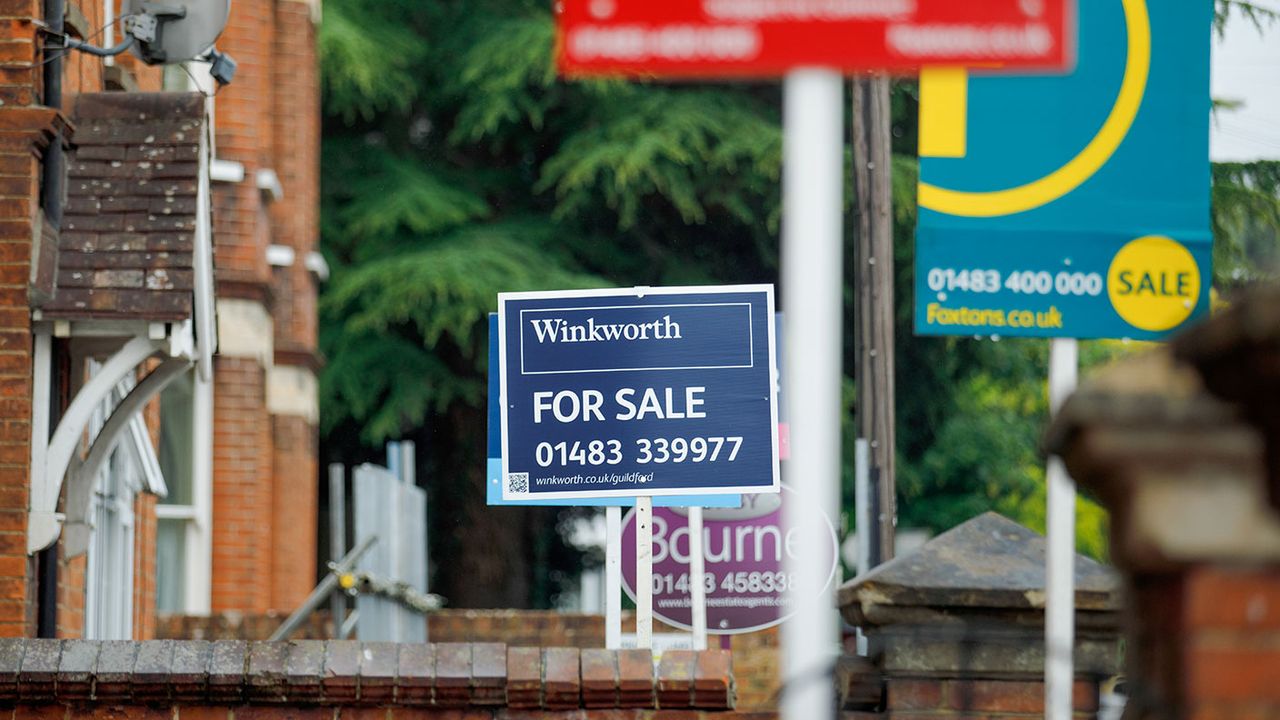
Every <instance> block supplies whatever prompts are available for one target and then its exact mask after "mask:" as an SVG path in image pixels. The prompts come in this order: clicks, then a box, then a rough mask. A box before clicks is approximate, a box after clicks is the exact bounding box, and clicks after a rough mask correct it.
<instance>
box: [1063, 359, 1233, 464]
mask: <svg viewBox="0 0 1280 720" xmlns="http://www.w3.org/2000/svg"><path fill="white" fill-rule="evenodd" d="M1241 418H1242V414H1241V412H1240V411H1239V410H1238V409H1237V408H1236V407H1234V406H1232V405H1230V404H1229V403H1226V402H1223V401H1222V400H1220V399H1218V398H1216V397H1214V396H1213V395H1211V394H1210V393H1209V392H1208V391H1206V390H1205V387H1204V383H1203V382H1202V381H1201V379H1200V376H1199V374H1197V373H1196V371H1195V369H1194V368H1192V367H1191V366H1189V365H1186V364H1184V363H1180V362H1178V361H1177V360H1176V359H1175V358H1174V356H1173V355H1172V354H1171V353H1170V352H1169V351H1168V350H1167V349H1165V348H1160V349H1157V350H1153V351H1151V352H1146V353H1142V354H1140V355H1135V356H1133V357H1128V358H1124V359H1121V360H1118V361H1116V362H1114V363H1112V364H1110V365H1108V366H1107V367H1105V368H1103V369H1101V370H1099V371H1098V372H1096V373H1094V374H1092V375H1091V376H1090V377H1089V378H1088V379H1086V380H1085V381H1084V382H1083V383H1081V385H1080V387H1079V388H1078V389H1077V390H1076V391H1075V392H1074V393H1072V395H1071V397H1070V398H1068V399H1067V401H1066V402H1065V403H1064V404H1063V406H1062V409H1061V410H1059V411H1058V413H1057V415H1056V416H1054V418H1053V422H1052V423H1051V424H1050V426H1049V430H1048V432H1047V433H1046V434H1045V441H1044V446H1045V449H1046V450H1047V451H1049V452H1050V453H1056V454H1061V453H1062V452H1063V451H1064V450H1065V449H1066V448H1067V446H1069V445H1070V444H1071V442H1072V440H1073V439H1074V437H1075V435H1076V434H1078V433H1079V432H1080V431H1081V430H1082V429H1084V428H1087V427H1090V426H1096V425H1107V426H1111V427H1117V426H1118V427H1134V428H1147V427H1151V426H1153V425H1155V424H1159V425H1160V426H1162V427H1163V428H1169V429H1174V428H1192V429H1199V428H1203V429H1206V430H1208V429H1213V428H1215V427H1219V426H1222V425H1226V424H1231V423H1235V422H1239V421H1240V420H1241Z"/></svg>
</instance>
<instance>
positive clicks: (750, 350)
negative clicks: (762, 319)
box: [519, 303, 756, 375]
mask: <svg viewBox="0 0 1280 720" xmlns="http://www.w3.org/2000/svg"><path fill="white" fill-rule="evenodd" d="M739 305H741V306H743V307H745V308H746V309H747V335H748V337H747V343H748V344H747V354H748V355H750V357H751V362H749V363H747V364H746V365H688V366H683V367H681V366H673V367H652V368H650V367H637V368H604V369H601V370H532V371H530V370H525V369H524V342H523V341H522V342H521V343H520V374H521V375H581V374H583V373H607V372H645V371H653V370H741V369H744V368H753V367H755V366H756V347H755V345H756V329H755V327H753V325H754V324H755V315H754V314H753V311H752V309H751V303H707V304H706V305H696V304H694V303H683V304H675V305H640V306H638V307H644V308H674V307H700V308H702V307H738V306H739ZM636 307H637V306H636V305H588V306H586V307H580V308H576V307H566V308H539V309H537V310H521V311H520V323H521V326H520V327H521V332H520V334H519V337H521V338H524V314H525V313H527V312H536V313H542V312H570V311H574V312H576V311H579V310H632V309H634V308H636Z"/></svg>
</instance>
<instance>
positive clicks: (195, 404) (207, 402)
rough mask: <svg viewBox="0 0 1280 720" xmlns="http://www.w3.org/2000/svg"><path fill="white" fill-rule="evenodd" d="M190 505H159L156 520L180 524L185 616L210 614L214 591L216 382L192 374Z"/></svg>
mask: <svg viewBox="0 0 1280 720" xmlns="http://www.w3.org/2000/svg"><path fill="white" fill-rule="evenodd" d="M191 413H192V417H191V504H190V505H173V504H169V503H160V504H158V505H156V519H157V520H177V521H181V522H182V524H183V527H184V534H185V537H184V538H183V540H184V552H183V556H182V559H181V567H180V570H181V572H182V607H181V608H180V611H181V612H182V613H184V614H186V615H208V614H209V613H210V611H211V608H212V590H213V382H212V381H208V380H204V379H202V378H201V377H200V373H199V372H193V373H192V388H191Z"/></svg>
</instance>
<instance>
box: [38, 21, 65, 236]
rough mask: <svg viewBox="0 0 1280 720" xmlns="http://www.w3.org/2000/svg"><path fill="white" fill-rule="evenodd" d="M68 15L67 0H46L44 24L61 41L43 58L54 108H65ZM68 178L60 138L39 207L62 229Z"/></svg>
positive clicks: (47, 157) (47, 162)
mask: <svg viewBox="0 0 1280 720" xmlns="http://www.w3.org/2000/svg"><path fill="white" fill-rule="evenodd" d="M65 14H66V0H44V17H45V23H46V24H47V25H48V26H49V33H50V36H51V37H56V38H59V40H58V41H57V45H56V46H51V45H50V42H49V39H46V40H45V54H46V55H48V57H46V58H45V59H44V105H45V106H46V107H51V108H58V109H61V108H62V66H63V62H64V61H63V56H64V55H65V54H66V52H67V51H66V49H65V48H64V44H65V43H64V42H63V41H62V40H61V38H62V35H63V32H64V26H63V22H62V20H63V16H64V15H65ZM66 175H67V157H66V154H65V152H64V151H63V149H62V137H61V136H58V137H55V138H54V139H53V141H52V142H50V143H49V149H48V150H46V151H45V154H44V184H43V185H42V187H41V190H40V204H41V206H43V207H44V215H45V219H46V220H47V221H48V222H50V223H52V224H53V225H54V226H55V227H61V226H62V203H63V195H64V194H65V187H66V182H67V179H66Z"/></svg>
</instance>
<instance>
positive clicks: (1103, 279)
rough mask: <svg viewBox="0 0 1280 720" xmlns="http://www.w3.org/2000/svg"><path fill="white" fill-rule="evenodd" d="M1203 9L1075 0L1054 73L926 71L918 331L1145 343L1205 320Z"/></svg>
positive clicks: (1203, 2) (1173, 1) (1185, 4)
mask: <svg viewBox="0 0 1280 720" xmlns="http://www.w3.org/2000/svg"><path fill="white" fill-rule="evenodd" d="M1212 15H1213V3H1211V2H1208V1H1207V0H1081V2H1080V5H1079V16H1080V17H1079V33H1080V35H1079V58H1078V62H1077V67H1076V70H1075V72H1073V73H1072V74H1070V75H1067V76H1060V77H1044V76H1022V77H986V76H978V75H970V74H969V73H967V72H965V71H964V70H951V69H945V70H933V71H928V72H926V73H925V74H923V75H922V76H921V81H920V84H921V97H920V155H921V161H920V195H919V203H920V221H919V227H918V230H917V238H916V278H915V290H916V308H915V327H916V332H917V333H920V334H925V335H1004V336H1007V335H1021V336H1038V337H1080V338H1089V337H1111V338H1119V337H1129V338H1141V339H1158V338H1161V337H1164V336H1165V335H1167V334H1169V333H1170V332H1173V331H1175V330H1177V329H1178V328H1180V327H1182V326H1183V325H1184V324H1186V323H1187V322H1189V321H1191V320H1194V319H1196V318H1197V317H1199V316H1201V315H1203V314H1205V313H1207V312H1208V310H1209V286H1210V281H1211V274H1210V254H1211V249H1212V237H1211V235H1210V231H1209V160H1208V156H1209V102H1210V101H1209V40H1210V25H1211V22H1212Z"/></svg>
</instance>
